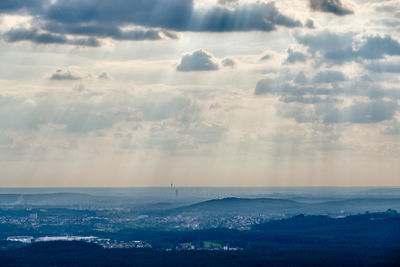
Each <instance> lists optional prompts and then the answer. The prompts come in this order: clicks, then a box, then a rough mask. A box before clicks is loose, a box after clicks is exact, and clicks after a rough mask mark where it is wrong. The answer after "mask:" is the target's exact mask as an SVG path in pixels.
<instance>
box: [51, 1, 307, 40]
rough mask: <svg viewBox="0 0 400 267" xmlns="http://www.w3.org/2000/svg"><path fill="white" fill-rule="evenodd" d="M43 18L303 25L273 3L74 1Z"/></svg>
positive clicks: (173, 26)
mask: <svg viewBox="0 0 400 267" xmlns="http://www.w3.org/2000/svg"><path fill="white" fill-rule="evenodd" d="M44 17H45V18H46V19H47V20H50V21H53V22H61V23H64V24H77V23H94V22H95V23H99V24H105V23H109V24H110V23H111V24H114V25H118V26H121V25H126V24H135V25H140V26H144V27H151V28H163V29H169V30H176V31H208V32H226V31H252V30H260V31H271V30H275V27H276V26H277V25H278V26H285V27H298V26H301V23H300V21H298V20H295V19H293V18H290V17H288V16H286V15H283V14H282V13H281V12H280V11H279V10H278V9H277V8H276V7H275V4H274V3H273V2H271V3H267V4H264V3H255V4H245V5H239V6H237V7H236V8H235V9H233V10H232V9H228V8H224V7H220V6H214V7H210V8H204V9H198V10H196V9H194V6H193V1H190V0H146V1H143V0H133V1H126V0H116V1H112V2H111V1H105V0H96V1H95V0H88V1H85V2H84V3H82V1H78V0H71V1H57V2H56V4H54V5H52V6H50V8H49V9H48V10H47V11H46V13H45V14H44Z"/></svg>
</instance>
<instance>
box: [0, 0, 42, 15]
mask: <svg viewBox="0 0 400 267" xmlns="http://www.w3.org/2000/svg"><path fill="white" fill-rule="evenodd" d="M49 2H50V1H49V0H28V1H27V0H1V1H0V14H1V13H17V12H24V11H26V12H29V13H32V12H36V11H39V10H41V9H42V8H43V7H44V6H45V5H46V4H48V3H49Z"/></svg>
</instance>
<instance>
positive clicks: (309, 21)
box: [304, 19, 315, 29]
mask: <svg viewBox="0 0 400 267" xmlns="http://www.w3.org/2000/svg"><path fill="white" fill-rule="evenodd" d="M304 26H306V27H307V28H309V29H315V22H314V21H313V20H312V19H307V21H306V23H305V24H304Z"/></svg>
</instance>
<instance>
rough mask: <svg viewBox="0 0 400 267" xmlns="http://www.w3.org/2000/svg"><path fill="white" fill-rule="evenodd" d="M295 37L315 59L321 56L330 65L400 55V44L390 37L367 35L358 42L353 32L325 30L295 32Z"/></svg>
mask: <svg viewBox="0 0 400 267" xmlns="http://www.w3.org/2000/svg"><path fill="white" fill-rule="evenodd" d="M294 37H295V39H296V40H297V42H298V43H300V44H302V45H304V46H306V47H308V51H309V53H311V54H313V55H315V58H318V57H319V56H321V57H322V59H323V60H325V61H329V62H330V63H336V64H342V63H344V62H347V61H353V60H357V59H380V58H383V57H384V56H385V55H389V56H393V55H400V43H399V42H398V41H397V40H395V39H393V38H392V37H391V36H389V35H385V36H380V35H365V36H362V38H361V39H360V40H356V34H354V33H352V32H346V33H334V32H331V31H329V30H323V31H318V32H316V33H312V34H304V35H302V34H299V33H297V32H295V33H294ZM356 41H358V42H356ZM356 43H357V45H356Z"/></svg>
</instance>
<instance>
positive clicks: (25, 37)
mask: <svg viewBox="0 0 400 267" xmlns="http://www.w3.org/2000/svg"><path fill="white" fill-rule="evenodd" d="M3 39H4V40H5V41H7V42H9V43H16V42H22V41H30V42H33V43H35V44H69V45H77V46H91V47H97V46H100V42H99V41H98V40H97V39H95V38H93V37H90V38H74V39H68V38H66V37H65V36H63V35H60V34H53V33H48V32H39V31H38V30H37V29H12V30H10V31H8V32H6V33H4V34H3Z"/></svg>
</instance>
